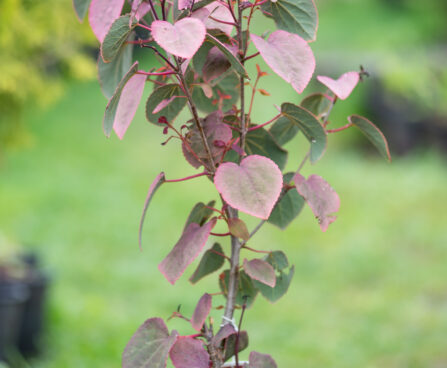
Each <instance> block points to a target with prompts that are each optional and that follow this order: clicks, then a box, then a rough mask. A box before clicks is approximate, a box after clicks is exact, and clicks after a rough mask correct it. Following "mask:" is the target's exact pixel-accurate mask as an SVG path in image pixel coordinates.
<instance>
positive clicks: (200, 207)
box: [184, 201, 216, 229]
mask: <svg viewBox="0 0 447 368" xmlns="http://www.w3.org/2000/svg"><path fill="white" fill-rule="evenodd" d="M215 203H216V201H211V202H209V203H208V204H207V205H206V206H205V204H204V203H202V202H199V203H197V204H196V205H195V206H194V207H193V209H192V210H191V212H190V214H189V216H188V219H187V220H186V224H185V227H184V229H186V227H187V226H188V225H189V224H191V223H196V224H198V225H200V226H202V225H203V224H204V223H205V222H207V221H208V219H209V218H210V217H211V215H212V214H213V210H212V209H210V208H208V207H214V204H215Z"/></svg>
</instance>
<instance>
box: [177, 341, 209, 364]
mask: <svg viewBox="0 0 447 368" xmlns="http://www.w3.org/2000/svg"><path fill="white" fill-rule="evenodd" d="M169 356H170V358H171V360H172V364H173V365H174V367H175V368H192V367H194V368H209V364H210V357H209V355H208V353H207V352H206V350H205V348H204V347H203V342H202V341H200V340H196V339H193V338H191V337H184V336H180V337H179V338H178V339H177V341H176V342H175V344H174V346H173V347H172V349H171V351H170V352H169Z"/></svg>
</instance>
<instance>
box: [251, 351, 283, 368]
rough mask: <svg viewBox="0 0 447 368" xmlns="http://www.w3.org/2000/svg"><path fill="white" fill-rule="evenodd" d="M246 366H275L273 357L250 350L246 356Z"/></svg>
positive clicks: (267, 367) (264, 367)
mask: <svg viewBox="0 0 447 368" xmlns="http://www.w3.org/2000/svg"><path fill="white" fill-rule="evenodd" d="M248 360H249V364H248V368H277V365H276V363H275V361H274V360H273V358H272V357H271V356H270V355H268V354H261V353H257V352H256V351H252V352H251V353H250V356H249V358H248Z"/></svg>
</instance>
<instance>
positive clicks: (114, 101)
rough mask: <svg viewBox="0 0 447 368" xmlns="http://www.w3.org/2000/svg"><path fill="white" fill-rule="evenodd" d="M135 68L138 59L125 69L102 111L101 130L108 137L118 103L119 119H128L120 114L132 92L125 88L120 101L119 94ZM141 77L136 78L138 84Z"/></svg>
mask: <svg viewBox="0 0 447 368" xmlns="http://www.w3.org/2000/svg"><path fill="white" fill-rule="evenodd" d="M137 70H138V61H136V62H135V63H134V64H133V65H132V66H131V67H130V69H129V70H128V71H127V73H126V75H125V76H124V77H123V79H121V81H120V82H119V84H118V87H116V90H115V93H114V94H113V96H112V98H111V99H110V100H109V103H108V104H107V107H106V111H105V113H104V120H103V130H104V133H105V135H106V136H107V137H110V133H111V132H112V129H113V128H114V125H115V121H116V120H117V115H118V107H119V105H121V107H120V116H119V117H120V120H122V119H123V118H124V121H127V119H128V116H123V115H122V114H123V112H124V111H125V110H126V107H127V106H126V104H127V100H128V98H129V97H130V96H129V95H128V94H129V93H132V91H131V90H129V88H127V89H126V95H125V96H126V98H125V100H123V102H122V103H120V100H121V94H122V93H123V90H124V87H125V86H126V84H127V82H129V80H130V79H131V78H132V77H133V76H134V75H135V73H136V72H137ZM141 77H144V75H143V76H140V77H139V78H137V82H138V84H139V83H141V79H142V78H141ZM140 78H141V79H140ZM132 84H133V83H132ZM143 87H144V85H143ZM134 114H135V111H134ZM134 114H132V116H131V118H133V115H134Z"/></svg>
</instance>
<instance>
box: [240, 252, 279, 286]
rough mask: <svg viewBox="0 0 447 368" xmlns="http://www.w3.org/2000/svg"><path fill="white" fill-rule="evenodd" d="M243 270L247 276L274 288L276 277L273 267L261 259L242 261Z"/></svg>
mask: <svg viewBox="0 0 447 368" xmlns="http://www.w3.org/2000/svg"><path fill="white" fill-rule="evenodd" d="M244 270H245V272H246V273H247V275H248V276H250V277H251V278H252V279H254V280H258V281H259V282H262V283H263V284H266V285H268V286H270V287H272V288H273V287H275V284H276V275H275V270H274V269H273V267H272V266H271V265H270V264H269V263H267V262H266V261H264V260H262V259H252V260H251V261H247V260H246V259H244Z"/></svg>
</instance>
